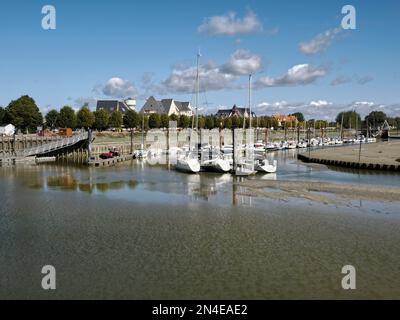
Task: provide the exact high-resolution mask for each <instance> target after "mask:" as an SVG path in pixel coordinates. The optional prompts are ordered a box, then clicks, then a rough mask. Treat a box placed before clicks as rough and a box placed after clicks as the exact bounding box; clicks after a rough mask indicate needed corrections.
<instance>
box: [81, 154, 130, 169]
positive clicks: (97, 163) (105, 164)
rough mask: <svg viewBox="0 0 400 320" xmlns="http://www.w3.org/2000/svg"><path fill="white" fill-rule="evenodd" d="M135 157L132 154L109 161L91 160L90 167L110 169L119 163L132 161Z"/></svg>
mask: <svg viewBox="0 0 400 320" xmlns="http://www.w3.org/2000/svg"><path fill="white" fill-rule="evenodd" d="M132 159H133V156H132V155H131V154H127V155H122V156H119V157H114V158H109V159H97V158H95V159H89V161H88V165H89V166H93V167H109V166H113V165H116V164H117V163H119V162H123V161H129V160H132Z"/></svg>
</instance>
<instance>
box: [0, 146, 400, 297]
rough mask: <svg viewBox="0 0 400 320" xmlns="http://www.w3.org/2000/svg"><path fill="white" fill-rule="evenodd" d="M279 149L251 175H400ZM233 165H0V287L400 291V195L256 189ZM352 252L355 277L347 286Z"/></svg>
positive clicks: (176, 293)
mask: <svg viewBox="0 0 400 320" xmlns="http://www.w3.org/2000/svg"><path fill="white" fill-rule="evenodd" d="M270 157H276V158H277V159H278V163H279V171H278V174H277V175H276V176H274V175H265V176H258V175H257V176H255V177H252V178H251V179H283V180H313V181H328V182H340V183H351V184H354V185H357V184H360V183H361V184H370V185H385V186H397V187H399V186H400V176H399V175H393V174H382V173H380V174H378V173H374V174H372V173H371V172H365V173H360V172H358V171H355V172H352V171H339V170H337V169H335V170H332V169H328V168H326V167H323V166H316V165H312V166H308V165H305V164H303V163H301V162H297V161H296V159H295V153H294V152H292V153H291V152H285V153H277V154H275V155H271V156H270ZM233 179H234V178H233V177H232V176H230V175H229V174H224V175H221V174H207V173H201V174H199V175H186V174H181V173H178V172H175V171H174V170H168V168H166V167H161V166H148V165H146V164H143V163H140V162H132V163H128V164H124V165H120V166H116V167H110V168H85V167H74V166H61V165H40V166H18V167H9V168H0V195H1V209H0V250H1V251H0V298H128V299H163V298H176V299H179V298H186V299H187V298H194V299H196V298H200V299H204V298H225V299H229V298H232V299H234V298H256V299H266V298H400V272H399V265H400V248H399V245H398V244H399V243H400V211H399V210H398V209H399V206H400V203H380V202H372V201H353V202H351V203H347V204H344V205H339V206H338V205H323V204H318V203H314V202H312V201H309V200H305V199H304V200H303V199H297V200H296V199H292V200H290V201H280V200H271V199H264V198H254V197H248V196H242V195H241V194H240V192H239V191H240V190H238V188H239V189H240V187H234V184H233V182H234V181H233ZM46 264H51V265H54V266H55V267H56V270H57V290H56V291H53V292H46V291H44V290H42V289H41V286H40V283H41V277H42V275H41V273H40V271H41V268H42V266H43V265H46ZM346 264H352V265H354V266H355V267H356V268H357V290H355V291H351V292H348V291H344V290H342V289H341V277H342V275H341V268H342V266H343V265H346Z"/></svg>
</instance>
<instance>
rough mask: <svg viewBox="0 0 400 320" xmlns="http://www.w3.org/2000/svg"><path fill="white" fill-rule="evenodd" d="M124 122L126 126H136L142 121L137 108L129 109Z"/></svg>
mask: <svg viewBox="0 0 400 320" xmlns="http://www.w3.org/2000/svg"><path fill="white" fill-rule="evenodd" d="M123 122H124V126H125V127H126V128H131V129H133V128H136V127H137V126H138V125H139V122H140V118H139V115H138V113H137V112H136V111H135V110H128V111H127V112H126V113H125V115H124V118H123Z"/></svg>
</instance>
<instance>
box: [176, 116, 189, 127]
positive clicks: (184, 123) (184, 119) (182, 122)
mask: <svg viewBox="0 0 400 320" xmlns="http://www.w3.org/2000/svg"><path fill="white" fill-rule="evenodd" d="M189 125H190V118H189V117H188V116H185V115H181V116H180V117H179V127H181V128H188V127H189Z"/></svg>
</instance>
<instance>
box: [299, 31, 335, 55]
mask: <svg viewBox="0 0 400 320" xmlns="http://www.w3.org/2000/svg"><path fill="white" fill-rule="evenodd" d="M341 30H342V28H334V29H330V30H327V31H325V32H323V33H320V34H318V35H317V36H315V37H314V38H312V39H311V40H309V41H306V42H302V43H300V51H301V52H302V53H305V54H316V53H319V52H322V51H325V50H326V49H327V48H328V47H329V46H330V45H331V43H332V41H333V40H334V39H335V38H336V36H337V35H338V34H339V33H340V32H341Z"/></svg>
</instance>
